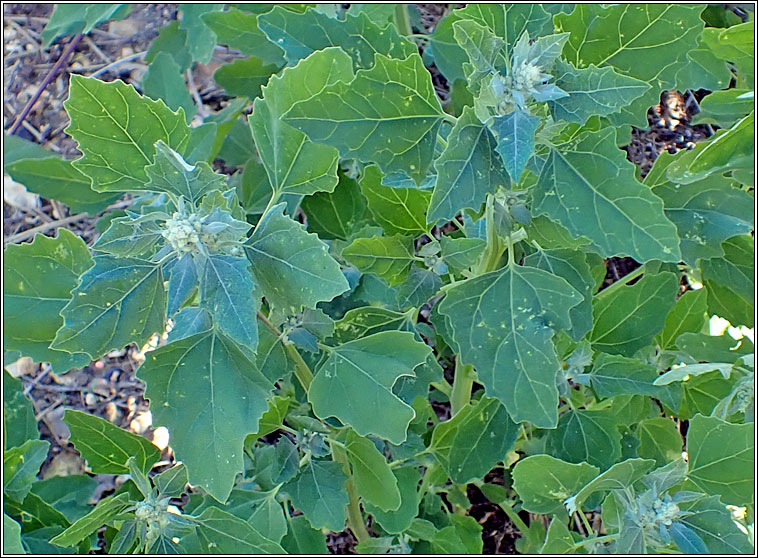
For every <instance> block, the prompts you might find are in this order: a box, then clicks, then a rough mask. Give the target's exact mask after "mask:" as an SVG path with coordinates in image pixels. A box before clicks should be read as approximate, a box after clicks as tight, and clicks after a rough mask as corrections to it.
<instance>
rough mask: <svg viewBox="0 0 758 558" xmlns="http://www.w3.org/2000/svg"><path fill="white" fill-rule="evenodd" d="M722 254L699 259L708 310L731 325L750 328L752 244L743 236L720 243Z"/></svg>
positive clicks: (753, 246) (751, 241)
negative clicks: (706, 293) (707, 258)
mask: <svg viewBox="0 0 758 558" xmlns="http://www.w3.org/2000/svg"><path fill="white" fill-rule="evenodd" d="M721 248H722V249H723V250H724V256H723V257H720V258H711V259H709V260H701V261H700V269H701V273H702V277H703V283H704V285H705V287H706V290H707V291H708V312H709V313H710V314H716V315H718V316H721V317H723V318H726V319H727V320H729V321H730V322H731V323H732V324H734V325H746V326H747V327H753V324H754V320H755V283H754V282H753V276H754V274H755V257H754V254H755V244H754V241H753V237H752V236H748V235H743V236H736V237H734V238H730V239H729V240H726V241H724V242H722V243H721Z"/></svg>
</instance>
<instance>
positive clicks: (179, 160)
mask: <svg viewBox="0 0 758 558" xmlns="http://www.w3.org/2000/svg"><path fill="white" fill-rule="evenodd" d="M145 172H146V173H147V176H148V177H149V178H150V182H148V183H147V184H145V185H144V187H143V188H139V189H140V190H143V189H144V190H151V191H153V192H168V193H170V194H174V195H176V196H181V197H183V198H185V199H187V200H189V201H191V202H193V203H195V202H198V201H200V198H202V197H203V196H204V195H205V194H207V193H208V192H212V191H214V190H223V189H224V183H225V181H226V180H225V177H224V176H223V175H221V174H216V173H215V172H213V169H211V167H210V166H209V165H208V163H205V162H202V161H201V162H199V163H197V164H196V165H189V164H187V162H186V161H185V160H184V158H183V157H182V156H181V155H180V154H179V153H177V152H176V151H174V150H173V149H171V148H170V147H169V146H168V145H166V144H165V143H164V142H163V141H162V140H158V142H157V143H156V144H155V162H154V163H153V164H152V165H150V166H148V167H146V168H145ZM134 189H135V190H136V189H138V188H134Z"/></svg>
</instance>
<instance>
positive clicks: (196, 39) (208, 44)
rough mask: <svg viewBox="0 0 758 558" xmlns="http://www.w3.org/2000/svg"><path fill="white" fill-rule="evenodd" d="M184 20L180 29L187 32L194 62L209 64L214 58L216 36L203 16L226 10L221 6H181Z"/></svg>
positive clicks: (188, 44)
mask: <svg viewBox="0 0 758 558" xmlns="http://www.w3.org/2000/svg"><path fill="white" fill-rule="evenodd" d="M179 9H180V10H181V11H182V20H181V23H180V24H179V29H184V30H186V31H187V46H188V47H189V52H190V54H191V55H192V60H194V61H197V62H202V63H203V64H207V63H208V62H210V61H211V58H212V57H213V48H214V47H215V46H216V34H215V33H214V32H213V31H212V30H211V28H210V27H208V26H207V25H206V24H205V21H204V20H203V15H205V14H207V13H209V12H219V11H221V10H223V9H224V7H223V5H221V4H179Z"/></svg>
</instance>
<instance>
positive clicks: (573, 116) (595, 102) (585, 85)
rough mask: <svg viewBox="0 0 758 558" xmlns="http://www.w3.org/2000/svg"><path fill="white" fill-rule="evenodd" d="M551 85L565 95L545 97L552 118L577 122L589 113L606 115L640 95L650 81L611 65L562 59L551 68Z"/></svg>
mask: <svg viewBox="0 0 758 558" xmlns="http://www.w3.org/2000/svg"><path fill="white" fill-rule="evenodd" d="M553 73H554V74H555V78H554V82H555V85H557V86H558V87H560V88H561V89H563V90H564V91H565V92H566V93H568V97H563V98H561V99H556V100H554V101H548V106H549V107H550V112H551V113H552V115H553V118H554V119H555V120H564V121H566V122H576V123H578V124H579V125H581V126H584V125H585V124H586V123H587V119H588V118H590V117H591V116H596V115H597V116H608V115H609V114H611V113H614V112H616V111H618V110H619V109H621V107H624V106H627V105H628V104H630V103H631V102H632V101H634V100H635V99H636V98H638V97H640V96H641V95H643V94H644V93H645V92H646V91H647V90H648V89H650V85H649V84H647V83H645V82H644V81H640V80H638V79H635V78H633V77H629V76H626V75H622V74H619V73H617V72H616V71H615V70H614V69H613V68H612V67H610V66H605V67H603V68H598V67H596V66H595V65H594V64H590V65H589V67H587V68H576V67H574V66H573V65H572V64H570V63H568V62H564V61H563V60H558V61H556V64H555V67H554V69H553Z"/></svg>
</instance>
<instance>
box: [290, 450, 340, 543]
mask: <svg viewBox="0 0 758 558" xmlns="http://www.w3.org/2000/svg"><path fill="white" fill-rule="evenodd" d="M346 481H347V475H345V473H344V471H343V470H342V465H340V464H339V463H335V462H334V461H324V460H316V459H311V460H310V461H309V462H308V463H307V464H306V466H305V468H304V469H303V470H302V471H300V474H299V475H298V476H297V477H295V478H294V479H293V480H291V481H290V482H288V483H287V484H286V485H284V486H283V487H282V491H283V492H286V493H287V494H289V496H290V498H292V505H293V506H295V508H296V509H299V510H302V512H303V514H305V517H306V518H307V519H308V521H309V522H310V524H311V525H312V526H313V527H315V528H316V529H321V528H326V529H329V530H330V531H335V532H339V531H342V529H344V528H345V520H346V519H347V513H346V512H345V506H347V503H348V496H347V489H346V488H345V482H346Z"/></svg>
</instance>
